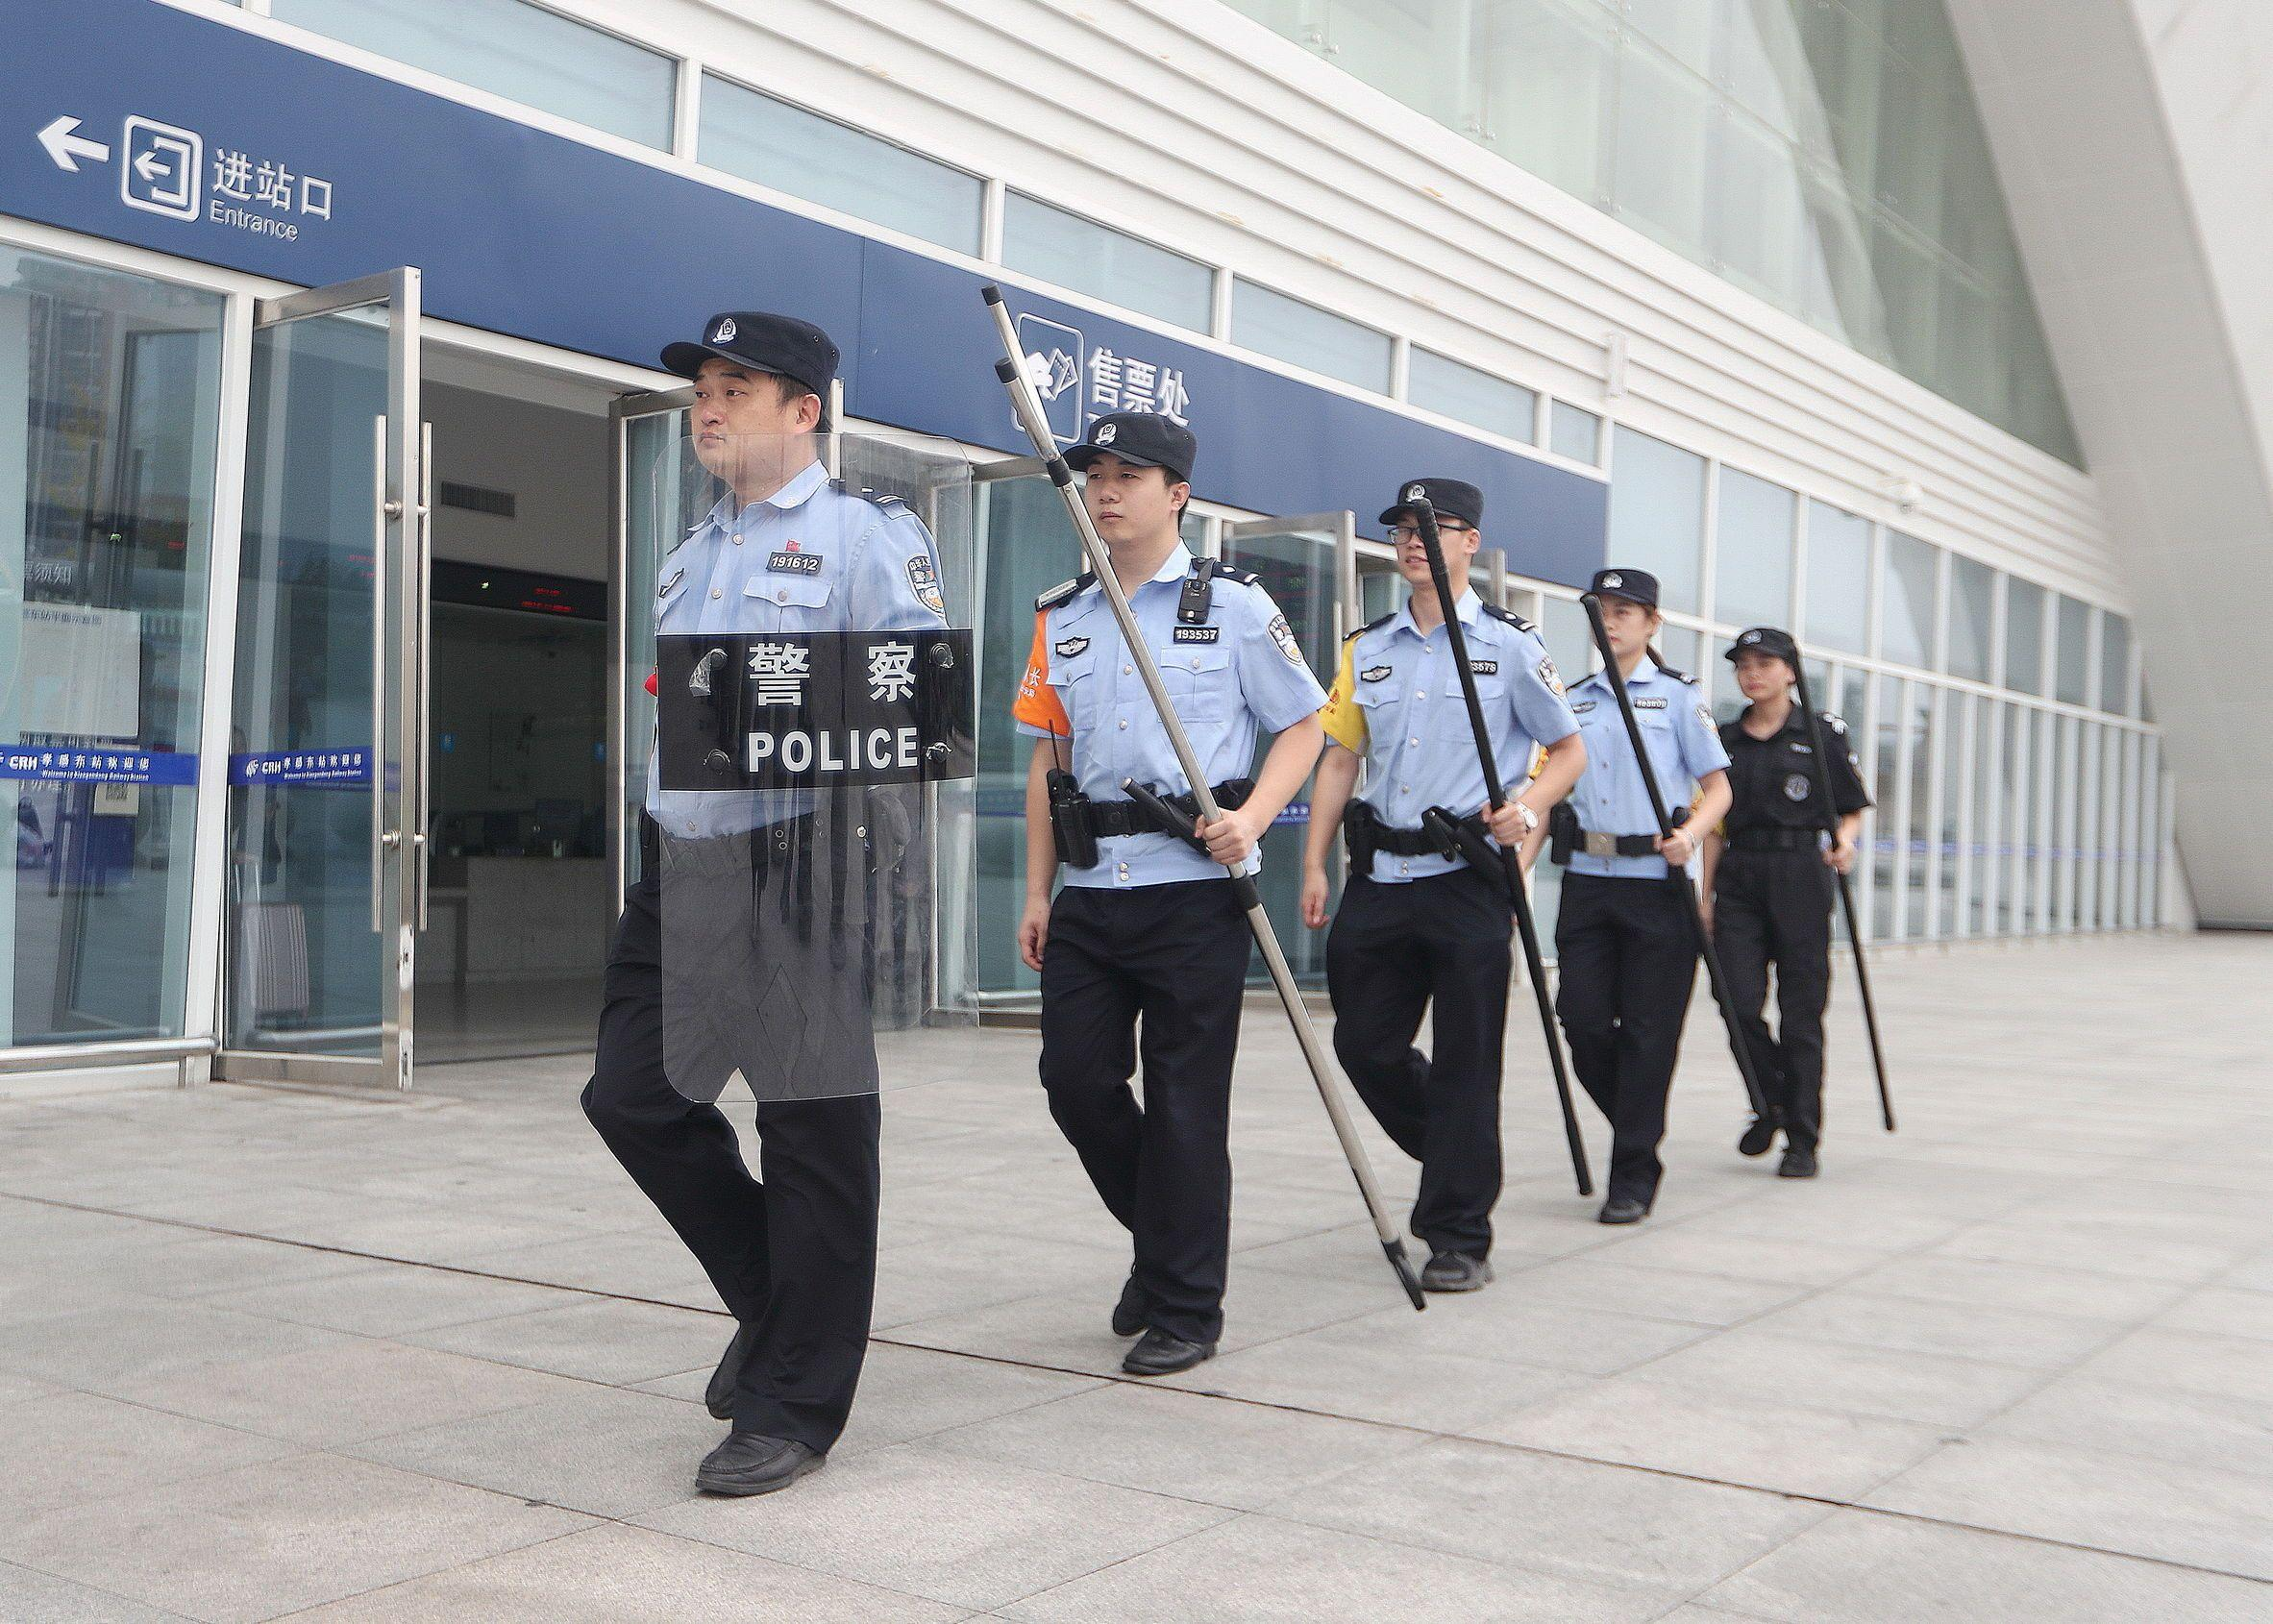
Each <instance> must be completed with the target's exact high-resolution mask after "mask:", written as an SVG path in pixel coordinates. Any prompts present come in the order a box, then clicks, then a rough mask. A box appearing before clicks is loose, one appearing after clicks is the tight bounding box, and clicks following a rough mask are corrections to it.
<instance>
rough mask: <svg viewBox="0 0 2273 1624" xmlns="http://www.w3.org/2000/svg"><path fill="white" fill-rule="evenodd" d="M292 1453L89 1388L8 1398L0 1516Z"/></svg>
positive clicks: (0, 1436) (1, 1446) (253, 1436)
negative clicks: (22, 1400)
mask: <svg viewBox="0 0 2273 1624" xmlns="http://www.w3.org/2000/svg"><path fill="white" fill-rule="evenodd" d="M294 1453H297V1451H296V1450H295V1449H294V1447H293V1446H292V1445H291V1444H289V1443H282V1442H279V1441H277V1440H276V1439H274V1438H271V1437H263V1436H261V1435H259V1434H257V1433H252V1432H242V1431H238V1430H237V1429H235V1428H234V1427H226V1426H215V1425H212V1424H210V1423H209V1422H206V1421H200V1420H192V1419H189V1418H188V1417H186V1416H182V1415H167V1414H164V1413H163V1412H161V1411H156V1410H148V1409H145V1408H143V1407H142V1406H141V1405H138V1404H125V1403H121V1402H120V1401H118V1400H117V1399H112V1398H101V1397H97V1396H96V1395H95V1394H93V1393H84V1392H57V1393H52V1394H50V1395H48V1396H47V1397H44V1398H37V1399H32V1400H29V1401H27V1402H25V1403H22V1404H17V1405H13V1406H11V1407H10V1409H9V1411H8V1414H7V1419H6V1422H5V1424H0V1518H6V1519H10V1520H14V1519H20V1518H22V1517H26V1516H31V1515H36V1514H37V1513H41V1512H49V1511H55V1510H58V1509H60V1508H62V1507H64V1506H75V1505H78V1504H80V1503H82V1502H84V1501H87V1500H99V1499H102V1498H104V1497H105V1496H108V1495H111V1494H120V1493H125V1492H129V1491H131V1490H133V1489H141V1488H147V1487H152V1486H155V1485H158V1484H165V1483H178V1482H180V1481H182V1480H183V1479H185V1478H193V1477H199V1476H202V1475H204V1474H205V1473H207V1472H217V1471H226V1470H228V1469H229V1468H230V1467H232V1466H244V1465H251V1464H254V1463H255V1462H259V1461H270V1460H275V1459H276V1458H278V1457H279V1456H283V1455H289V1454H294ZM5 1616H7V1615H6V1614H5V1613H0V1617H5Z"/></svg>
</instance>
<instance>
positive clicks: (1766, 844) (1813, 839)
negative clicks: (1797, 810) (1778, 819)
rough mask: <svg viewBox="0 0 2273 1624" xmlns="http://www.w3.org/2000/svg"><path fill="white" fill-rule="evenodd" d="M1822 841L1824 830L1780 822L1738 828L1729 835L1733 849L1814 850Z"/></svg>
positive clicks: (1730, 847)
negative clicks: (1799, 827) (1794, 826)
mask: <svg viewBox="0 0 2273 1624" xmlns="http://www.w3.org/2000/svg"><path fill="white" fill-rule="evenodd" d="M1822 842H1823V836H1822V832H1821V831H1820V830H1818V829H1794V828H1787V827H1785V826H1783V825H1782V824H1755V825H1754V826H1753V827H1751V828H1748V829H1736V830H1733V831H1732V832H1731V833H1730V835H1729V837H1728V845H1729V849H1730V850H1732V851H1814V850H1816V849H1818V848H1819V847H1820V846H1821V845H1822Z"/></svg>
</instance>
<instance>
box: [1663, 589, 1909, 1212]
mask: <svg viewBox="0 0 2273 1624" xmlns="http://www.w3.org/2000/svg"><path fill="white" fill-rule="evenodd" d="M1728 657H1729V658H1730V659H1731V660H1732V661H1734V662H1735V663H1736V668H1737V686H1738V687H1740V688H1742V690H1743V693H1744V699H1745V700H1746V701H1747V703H1746V704H1745V707H1744V713H1743V714H1742V716H1740V717H1738V718H1737V719H1736V720H1735V721H1734V722H1731V723H1729V724H1727V725H1726V726H1723V727H1722V728H1721V729H1720V742H1721V744H1722V745H1723V746H1724V747H1726V749H1727V750H1728V756H1729V773H1728V776H1729V784H1730V787H1731V790H1732V792H1733V794H1734V800H1732V802H1731V804H1730V806H1729V811H1728V818H1727V821H1726V822H1725V823H1724V824H1722V825H1721V827H1720V828H1718V829H1716V830H1714V831H1713V832H1711V833H1709V834H1707V835H1706V837H1705V843H1704V895H1705V898H1706V901H1705V909H1706V912H1705V918H1706V922H1707V923H1708V924H1709V925H1710V926H1711V927H1712V931H1713V942H1714V946H1716V947H1718V948H1719V949H1720V963H1721V969H1722V971H1723V972H1724V973H1725V975H1726V978H1727V986H1728V992H1729V997H1731V998H1732V999H1734V1000H1735V1003H1736V1006H1737V1008H1738V1010H1739V1011H1741V1012H1742V1020H1743V1023H1744V1035H1745V1042H1746V1045H1747V1046H1748V1047H1749V1048H1750V1050H1751V1052H1752V1059H1753V1061H1754V1063H1755V1065H1756V1066H1757V1068H1758V1070H1759V1072H1760V1083H1761V1088H1762V1089H1763V1091H1765V1092H1766V1094H1767V1097H1768V1102H1769V1103H1770V1104H1771V1105H1773V1106H1774V1107H1775V1108H1776V1110H1777V1111H1778V1112H1779V1113H1780V1114H1781V1115H1782V1117H1783V1120H1784V1160H1783V1163H1782V1165H1781V1166H1780V1167H1778V1168H1777V1169H1776V1171H1777V1172H1778V1173H1780V1174H1782V1175H1783V1176H1784V1177H1785V1178H1813V1177H1815V1176H1816V1139H1817V1137H1818V1135H1819V1134H1820V1133H1821V1131H1822V1124H1823V1002H1824V999H1825V998H1826V997H1828V996H1829V995H1830V991H1831V904H1832V899H1833V893H1834V890H1835V882H1834V881H1833V879H1832V877H1831V875H1832V871H1833V870H1835V869H1836V870H1837V871H1838V872H1839V873H1841V874H1846V873H1848V872H1849V871H1850V870H1852V869H1853V868H1854V866H1855V837H1856V833H1857V831H1858V830H1859V829H1860V828H1861V827H1862V824H1863V812H1864V809H1865V807H1867V806H1868V805H1869V804H1870V796H1869V794H1868V793H1867V792H1866V791H1865V789H1864V788H1863V776H1862V774H1861V772H1860V771H1859V770H1858V767H1857V763H1856V761H1855V755H1854V750H1853V748H1852V746H1851V745H1850V744H1849V742H1848V739H1847V727H1846V724H1845V723H1843V722H1841V720H1840V719H1839V718H1838V717H1836V716H1832V715H1829V714H1828V713H1826V714H1825V715H1823V716H1821V717H1820V718H1818V721H1820V723H1821V724H1822V726H1821V728H1820V730H1819V731H1816V732H1813V733H1811V730H1810V728H1809V727H1808V725H1807V718H1806V717H1805V716H1804V715H1803V714H1802V713H1801V711H1800V708H1799V706H1798V705H1797V704H1795V703H1794V702H1793V701H1792V684H1793V682H1794V681H1796V680H1797V678H1798V672H1799V647H1798V645H1797V644H1795V643H1794V642H1793V641H1792V640H1791V633H1790V632H1788V631H1779V630H1778V629H1776V628H1775V627H1770V626H1756V627H1752V628H1751V629H1750V630H1748V631H1744V632H1742V633H1740V634H1739V635H1738V637H1737V641H1736V646H1735V647H1734V648H1732V649H1730V650H1729V651H1728ZM1817 739H1820V740H1821V745H1822V755H1821V758H1820V759H1818V757H1817V753H1816V740H1817ZM1818 774H1823V775H1828V782H1829V783H1830V786H1831V803H1832V805H1833V806H1834V807H1836V808H1837V809H1838V812H1839V827H1838V829H1837V830H1836V831H1826V829H1825V828H1824V824H1825V822H1826V820H1825V818H1824V816H1823V797H1822V792H1821V791H1820V790H1819V789H1818V788H1817V787H1816V775H1818ZM1827 832H1830V833H1831V838H1830V839H1828V840H1826V839H1825V838H1824V837H1825V834H1826V833H1827ZM1771 963H1772V964H1774V965H1775V967H1776V1009H1777V1013H1778V1015H1779V1016H1780V1018H1781V1019H1780V1020H1779V1021H1778V1024H1777V1029H1776V1035H1775V1036H1774V1037H1773V1038H1771V1037H1769V1036H1768V1031H1767V1019H1766V1017H1765V1013H1764V1011H1765V1008H1766V1005H1767V967H1768V966H1769V964H1771ZM1775 1139H1776V1124H1775V1123H1774V1122H1773V1121H1769V1120H1763V1119H1761V1118H1757V1117H1756V1118H1754V1119H1753V1120H1752V1123H1751V1125H1750V1126H1749V1127H1747V1128H1745V1130H1744V1136H1743V1138H1742V1139H1740V1140H1739V1141H1737V1148H1738V1149H1739V1150H1741V1151H1742V1152H1743V1153H1744V1154H1745V1155H1747V1156H1759V1155H1762V1154H1764V1153H1766V1151H1767V1149H1768V1147H1769V1146H1770V1145H1772V1144H1774V1143H1775Z"/></svg>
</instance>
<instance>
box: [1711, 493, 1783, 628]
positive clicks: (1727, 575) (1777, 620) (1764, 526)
mask: <svg viewBox="0 0 2273 1624" xmlns="http://www.w3.org/2000/svg"><path fill="white" fill-rule="evenodd" d="M1796 506H1797V501H1796V499H1795V498H1794V497H1793V496H1792V494H1791V492H1790V491H1788V490H1786V489H1784V487H1783V486H1781V485H1772V484H1770V483H1768V481H1767V480H1762V479H1757V478H1755V477H1754V476H1752V475H1750V474H1745V473H1741V472H1739V471H1738V470H1736V469H1734V468H1723V469H1721V470H1720V501H1719V504H1718V506H1717V510H1716V518H1715V525H1714V537H1713V618H1714V619H1715V620H1717V621H1723V622H1726V623H1727V624H1728V625H1730V626H1737V627H1744V626H1780V627H1790V626H1791V529H1792V514H1793V510H1794V508H1795V507H1796Z"/></svg>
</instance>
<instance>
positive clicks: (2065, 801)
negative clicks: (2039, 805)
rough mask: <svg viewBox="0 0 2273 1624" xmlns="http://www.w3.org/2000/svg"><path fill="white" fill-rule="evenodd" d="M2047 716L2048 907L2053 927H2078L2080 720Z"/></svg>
mask: <svg viewBox="0 0 2273 1624" xmlns="http://www.w3.org/2000/svg"><path fill="white" fill-rule="evenodd" d="M2047 720H2048V721H2050V722H2051V723H2052V769H2051V771H2052V778H2051V794H2052V799H2053V806H2052V819H2051V841H2050V845H2051V851H2050V853H2049V856H2050V861H2051V865H2052V874H2051V881H2050V885H2049V887H2048V892H2047V898H2046V907H2047V909H2048V913H2049V919H2050V928H2051V929H2054V930H2073V929H2075V928H2076V867H2077V849H2078V847H2079V846H2080V845H2081V842H2082V836H2081V832H2080V826H2079V819H2080V817H2081V814H2082V812H2083V803H2084V797H2083V795H2082V793H2081V775H2080V773H2079V771H2078V757H2079V750H2078V744H2077V737H2076V735H2077V724H2076V719H2075V718H2074V717H2072V716H2061V717H2052V718H2047Z"/></svg>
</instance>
